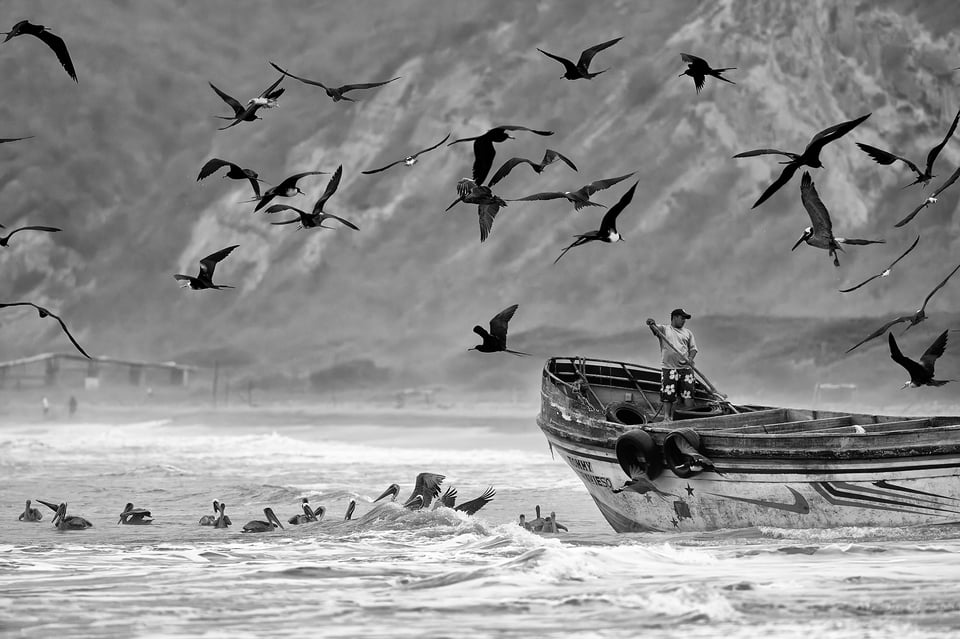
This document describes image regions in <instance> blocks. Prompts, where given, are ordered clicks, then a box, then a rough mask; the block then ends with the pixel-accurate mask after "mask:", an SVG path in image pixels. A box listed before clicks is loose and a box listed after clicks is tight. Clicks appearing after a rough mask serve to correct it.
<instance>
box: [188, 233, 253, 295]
mask: <svg viewBox="0 0 960 639" xmlns="http://www.w3.org/2000/svg"><path fill="white" fill-rule="evenodd" d="M238 246H240V245H239V244H234V245H233V246H228V247H227V248H222V249H220V250H219V251H217V252H216V253H211V254H210V255H208V256H206V257H205V258H203V259H202V260H200V272H199V273H198V274H197V276H196V277H192V276H190V275H184V274H183V273H177V274H176V275H174V276H173V279H175V280H179V281H182V282H183V284H181V285H180V288H186V287H188V286H189V287H190V288H192V289H193V290H195V291H199V290H202V289H205V288H210V289H214V290H220V289H223V288H234V287H233V286H228V285H227V284H214V283H213V271H214V269H215V268H217V264H218V263H219V262H220V261H221V260H222V259H224V258H225V257H227V256H228V255H230V253H232V252H233V249H235V248H237V247H238Z"/></svg>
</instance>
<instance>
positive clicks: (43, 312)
mask: <svg viewBox="0 0 960 639" xmlns="http://www.w3.org/2000/svg"><path fill="white" fill-rule="evenodd" d="M10 306H32V307H33V308H35V309H37V313H38V314H39V315H40V317H41V319H42V318H44V317H52V318H53V319H55V320H57V323H59V324H60V328H61V329H63V332H64V334H66V336H67V337H68V338H69V339H70V342H71V343H72V344H73V346H74V347H75V348H76V349H77V350H78V351H80V353H81V354H82V355H83V356H84V357H86V358H87V359H92V358H91V357H90V356H89V355H87V351H85V350H83V347H81V346H80V344H78V343H77V340H75V339H74V338H73V335H71V334H70V331H69V330H68V329H67V325H66V324H64V323H63V320H62V319H60V316H59V315H55V314H53V313H51V312H50V311H49V310H48V309H46V308H44V307H42V306H38V305H37V304H34V303H33V302H6V303H0V308H7V307H10ZM37 501H40V500H37ZM41 503H43V502H41ZM52 508H53V509H54V510H56V506H53V507H52Z"/></svg>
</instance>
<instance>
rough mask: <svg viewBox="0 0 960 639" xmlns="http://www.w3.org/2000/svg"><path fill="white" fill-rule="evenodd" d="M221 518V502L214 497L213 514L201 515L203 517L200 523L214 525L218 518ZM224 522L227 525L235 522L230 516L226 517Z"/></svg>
mask: <svg viewBox="0 0 960 639" xmlns="http://www.w3.org/2000/svg"><path fill="white" fill-rule="evenodd" d="M219 518H220V502H219V501H217V500H216V499H214V500H213V514H212V515H204V516H203V517H201V518H200V525H201V526H213V525H214V524H216V523H217V519H219ZM224 523H226V525H227V526H229V525H230V524H231V523H233V522H231V521H230V518H229V517H224Z"/></svg>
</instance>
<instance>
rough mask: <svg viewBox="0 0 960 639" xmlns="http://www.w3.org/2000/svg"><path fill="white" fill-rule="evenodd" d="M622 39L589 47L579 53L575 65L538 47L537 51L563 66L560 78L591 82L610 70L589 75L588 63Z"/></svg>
mask: <svg viewBox="0 0 960 639" xmlns="http://www.w3.org/2000/svg"><path fill="white" fill-rule="evenodd" d="M622 39H623V38H622V37H620V38H614V39H613V40H607V41H606V42H601V43H600V44H596V45H594V46H592V47H590V48H589V49H584V50H583V51H582V52H581V53H580V59H579V60H577V63H576V64H574V63H573V61H572V60H567V59H566V58H563V57H560V56H558V55H554V54H552V53H547V52H546V51H544V50H543V49H541V48H539V47H538V48H537V51H539V52H540V53H542V54H543V55H545V56H547V57H548V58H551V59H553V60H556V61H557V62H559V63H560V64H562V65H563V69H564V71H563V76H561V77H564V78H566V79H567V80H580V79H584V80H592V79H593V78H595V77H597V76H598V75H600V74H601V73H606V72H607V71H609V70H610V69H604V70H603V71H597V72H596V73H591V72H590V70H589V67H590V62H591V61H592V60H593V56H595V55H597V54H598V53H599V52H601V51H603V50H604V49H606V48H608V47H612V46H613V45H615V44H616V43H618V42H620V40H622Z"/></svg>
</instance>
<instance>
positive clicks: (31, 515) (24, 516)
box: [17, 499, 43, 521]
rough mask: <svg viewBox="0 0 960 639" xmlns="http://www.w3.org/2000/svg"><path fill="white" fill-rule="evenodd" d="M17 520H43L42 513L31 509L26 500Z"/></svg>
mask: <svg viewBox="0 0 960 639" xmlns="http://www.w3.org/2000/svg"><path fill="white" fill-rule="evenodd" d="M17 519H19V520H20V521H40V520H41V519H43V513H41V512H40V511H39V510H38V509H36V508H31V507H30V500H29V499H28V500H27V505H26V507H25V508H24V509H23V512H22V513H20V516H19V517H18V518H17Z"/></svg>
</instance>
